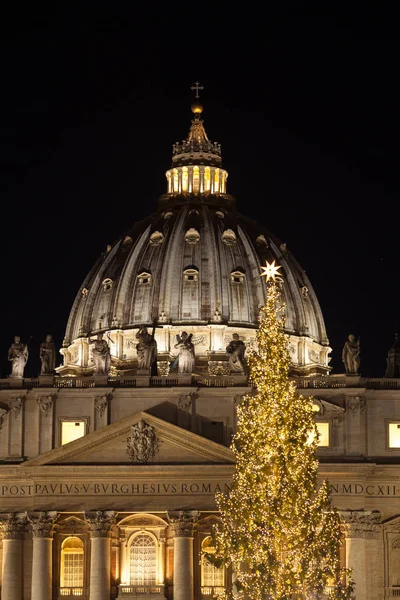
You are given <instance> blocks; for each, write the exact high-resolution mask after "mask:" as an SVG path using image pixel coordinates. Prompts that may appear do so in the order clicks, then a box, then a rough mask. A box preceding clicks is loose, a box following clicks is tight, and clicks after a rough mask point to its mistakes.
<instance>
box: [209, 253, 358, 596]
mask: <svg viewBox="0 0 400 600" xmlns="http://www.w3.org/2000/svg"><path fill="white" fill-rule="evenodd" d="M262 269H263V271H264V272H263V273H262V275H266V281H267V296H266V302H265V305H264V306H263V308H262V309H261V311H260V317H259V329H258V332H257V350H254V351H252V352H251V353H250V355H249V358H248V363H249V369H250V380H251V382H252V384H253V385H254V393H250V394H247V395H246V396H244V397H243V400H242V402H241V403H240V405H239V406H238V409H237V419H238V426H237V431H236V433H235V435H234V438H233V441H232V446H231V448H232V450H233V452H234V453H235V457H236V465H235V471H234V475H233V480H232V487H231V490H230V492H228V493H225V494H223V493H219V494H217V496H216V501H217V505H218V508H219V510H220V515H221V521H220V523H219V524H217V525H216V526H215V528H214V531H213V536H214V545H215V550H216V551H215V554H213V555H207V558H208V559H209V560H210V561H212V562H213V563H214V565H216V566H219V565H225V566H228V565H229V566H231V568H232V571H233V574H234V579H236V581H235V584H234V586H233V588H232V590H227V591H226V592H224V595H223V597H224V598H243V599H246V600H298V599H299V600H300V599H301V600H311V599H318V598H324V597H329V598H330V599H334V600H348V599H350V598H352V597H353V583H352V581H351V574H350V571H349V570H348V569H343V568H341V567H340V563H339V548H340V545H341V544H342V543H343V539H342V536H343V533H342V531H341V526H340V516H339V514H338V512H337V510H336V509H335V508H334V507H333V506H332V503H331V498H330V494H329V485H328V483H327V482H326V481H325V482H323V483H322V485H320V486H318V483H317V473H318V460H317V458H316V456H315V453H316V449H317V446H318V431H317V428H316V425H315V421H314V417H313V400H312V398H309V397H308V398H306V397H304V396H302V395H300V394H298V393H297V390H296V386H295V384H294V383H293V382H291V381H289V365H290V356H289V352H288V349H287V339H286V337H285V334H284V329H283V328H284V313H285V305H284V303H283V302H282V299H281V293H280V288H281V278H280V276H279V275H278V270H279V269H280V267H278V266H275V261H274V262H273V263H271V264H269V263H267V266H266V267H262ZM327 588H328V589H329V596H326V595H324V594H325V592H326V589H327Z"/></svg>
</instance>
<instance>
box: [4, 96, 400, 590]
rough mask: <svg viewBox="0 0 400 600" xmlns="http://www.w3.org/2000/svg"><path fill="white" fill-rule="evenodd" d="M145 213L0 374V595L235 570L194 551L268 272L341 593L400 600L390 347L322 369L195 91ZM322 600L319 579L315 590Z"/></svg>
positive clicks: (314, 320) (188, 582)
mask: <svg viewBox="0 0 400 600" xmlns="http://www.w3.org/2000/svg"><path fill="white" fill-rule="evenodd" d="M192 112H193V117H192V121H191V126H190V130H189V134H188V137H187V139H186V140H183V141H182V142H178V143H176V144H174V146H173V155H172V165H171V168H170V169H169V170H168V171H167V173H166V178H167V192H166V193H165V194H163V195H162V196H161V197H160V199H159V201H158V207H157V209H156V211H155V212H154V213H153V214H151V215H150V216H149V217H148V218H146V219H144V220H143V221H140V222H138V223H136V224H134V226H133V227H132V228H131V229H130V230H128V231H127V232H125V233H124V234H123V235H122V236H121V238H120V239H118V240H116V241H115V243H113V244H112V245H111V246H107V247H106V248H105V251H104V253H103V254H102V255H101V256H100V257H99V259H98V261H97V262H96V264H95V265H94V266H93V268H92V270H91V271H90V272H89V274H88V275H87V277H86V278H85V279H84V281H83V283H82V286H81V288H80V289H79V290H78V293H77V295H76V299H75V302H74V304H73V306H72V309H71V312H70V316H69V320H68V323H67V328H66V333H65V338H64V342H63V346H62V348H61V350H60V351H61V354H62V356H63V364H62V366H60V367H56V368H55V362H56V361H55V348H54V344H53V341H52V339H51V336H47V338H46V341H45V342H44V343H43V344H42V346H41V349H40V358H41V360H42V372H41V375H40V376H39V377H38V378H35V379H31V378H29V379H28V378H24V367H25V363H26V359H27V354H26V347H25V344H24V343H22V342H21V340H20V339H19V338H15V340H14V343H13V344H12V346H11V347H10V349H9V360H10V376H9V377H7V378H6V379H1V380H0V564H1V565H2V567H1V579H0V588H1V596H0V597H1V600H63V599H64V598H79V597H82V598H88V599H89V600H111V599H112V600H114V599H115V598H120V599H125V600H133V599H135V600H148V599H150V598H154V600H156V599H159V600H162V599H164V600H165V599H167V600H201V599H204V600H206V599H208V598H209V599H211V598H212V597H213V596H214V594H215V593H217V592H218V590H221V589H223V588H224V587H228V586H229V584H230V581H231V580H232V573H230V572H229V570H225V569H224V568H217V567H215V566H212V565H211V564H209V563H208V562H207V561H206V560H204V558H203V555H202V552H203V551H205V550H206V551H207V552H212V550H213V548H212V539H211V536H210V534H211V530H212V526H213V523H215V522H216V519H218V513H217V510H216V504H215V493H216V492H217V491H220V490H222V491H223V490H226V489H228V488H229V485H230V481H231V477H232V473H233V469H234V461H233V453H232V452H231V450H230V449H229V446H230V441H231V438H232V435H233V433H234V432H235V428H236V407H237V406H238V404H239V403H240V402H241V399H242V397H243V395H244V394H246V393H249V392H251V390H252V387H251V385H250V384H249V381H248V367H247V364H246V352H248V350H249V349H251V348H252V347H253V346H254V344H255V341H256V331H257V327H258V315H259V309H260V306H262V305H263V304H264V300H265V293H266V283H265V281H264V279H263V278H262V277H260V266H261V265H264V264H265V263H266V261H267V262H269V263H271V262H273V261H276V264H278V265H280V266H281V272H282V275H283V284H282V296H283V300H284V302H285V304H286V323H285V333H286V335H287V339H288V348H289V352H290V356H291V372H290V376H291V377H292V378H293V380H294V381H295V382H296V385H297V388H298V390H299V392H300V393H302V394H304V395H307V396H312V397H313V398H314V407H315V419H316V422H317V426H318V430H319V432H320V442H319V443H320V445H319V449H318V459H319V461H320V478H321V480H322V479H328V480H329V482H330V484H331V486H332V496H333V501H334V504H335V505H336V506H337V507H338V509H339V510H340V511H341V515H342V517H343V522H344V528H345V535H346V539H345V544H344V546H343V549H342V556H341V560H342V562H343V565H346V566H349V567H351V568H352V569H353V577H354V580H355V583H356V600H384V599H386V598H392V597H399V598H400V346H399V343H398V340H397V339H396V341H395V343H394V345H393V347H392V348H391V349H390V351H389V353H388V359H387V371H386V374H385V377H382V378H380V379H371V378H364V377H362V376H361V374H360V356H359V347H358V343H357V340H356V339H355V338H354V337H353V336H349V339H348V341H347V342H346V344H345V346H344V348H343V360H344V373H343V374H338V375H330V370H331V369H330V367H329V360H330V359H329V354H330V352H331V348H330V346H329V340H328V337H327V333H326V329H325V323H324V319H323V315H322V312H321V309H320V306H319V303H318V299H317V297H316V294H315V292H314V290H313V287H312V284H311V282H310V281H309V279H308V277H307V276H306V274H305V272H304V270H303V268H302V267H301V266H300V265H299V264H298V263H297V261H296V260H295V258H294V257H293V255H292V254H291V252H290V250H289V249H288V248H287V247H286V245H285V244H282V243H281V242H280V240H278V239H277V238H276V237H275V236H274V235H273V234H272V233H271V232H270V231H268V230H267V229H265V228H264V227H263V226H262V224H260V223H258V222H255V221H253V220H250V219H248V218H246V217H245V216H244V215H242V214H241V213H240V212H238V211H237V210H236V200H235V198H233V197H232V196H230V195H229V194H228V193H227V178H228V173H227V172H226V171H225V170H224V169H223V167H222V159H221V147H220V145H219V144H218V143H214V142H211V141H210V140H209V139H208V137H207V134H206V131H205V129H204V125H203V121H202V118H201V113H202V106H201V105H200V103H199V102H198V101H197V100H196V102H194V104H193V105H192ZM326 594H327V596H326V597H327V598H328V597H329V589H327V590H326Z"/></svg>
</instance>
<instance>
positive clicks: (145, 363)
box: [136, 327, 157, 371]
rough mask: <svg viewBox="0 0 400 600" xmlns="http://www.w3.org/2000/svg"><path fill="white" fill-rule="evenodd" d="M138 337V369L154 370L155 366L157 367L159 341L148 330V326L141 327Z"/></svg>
mask: <svg viewBox="0 0 400 600" xmlns="http://www.w3.org/2000/svg"><path fill="white" fill-rule="evenodd" d="M136 339H137V340H138V343H137V344H136V352H137V357H138V371H149V370H151V371H153V370H154V367H155V368H156V369H157V342H156V340H155V338H154V336H152V335H151V334H150V333H149V332H148V331H147V327H141V328H140V329H139V331H138V332H137V334H136Z"/></svg>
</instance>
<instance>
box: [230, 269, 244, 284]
mask: <svg viewBox="0 0 400 600" xmlns="http://www.w3.org/2000/svg"><path fill="white" fill-rule="evenodd" d="M244 279H245V274H244V273H243V271H232V273H231V281H232V283H243V282H244Z"/></svg>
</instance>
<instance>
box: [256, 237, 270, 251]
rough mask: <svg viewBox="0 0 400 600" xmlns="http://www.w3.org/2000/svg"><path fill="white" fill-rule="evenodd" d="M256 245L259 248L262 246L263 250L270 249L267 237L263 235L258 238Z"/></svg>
mask: <svg viewBox="0 0 400 600" xmlns="http://www.w3.org/2000/svg"><path fill="white" fill-rule="evenodd" d="M256 244H257V246H260V247H261V248H268V242H267V240H266V239H265V235H263V234H261V235H259V236H258V238H257V239H256Z"/></svg>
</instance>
